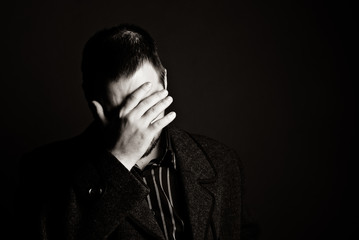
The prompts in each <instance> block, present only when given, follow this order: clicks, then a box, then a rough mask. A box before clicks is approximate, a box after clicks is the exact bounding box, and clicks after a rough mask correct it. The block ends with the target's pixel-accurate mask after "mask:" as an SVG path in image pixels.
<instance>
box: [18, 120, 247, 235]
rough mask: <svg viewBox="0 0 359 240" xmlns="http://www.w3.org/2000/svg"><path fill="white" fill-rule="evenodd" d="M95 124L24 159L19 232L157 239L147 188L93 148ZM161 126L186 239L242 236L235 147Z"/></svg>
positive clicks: (124, 169)
mask: <svg viewBox="0 0 359 240" xmlns="http://www.w3.org/2000/svg"><path fill="white" fill-rule="evenodd" d="M94 129H95V127H90V128H89V129H87V130H86V131H85V132H84V133H83V134H81V135H80V136H78V137H75V138H73V139H70V140H66V141H62V142H57V143H53V144H50V145H48V146H45V147H42V148H39V149H37V150H35V151H33V152H32V153H30V154H28V155H27V156H26V157H25V158H24V159H23V161H22V163H21V168H20V169H21V171H20V177H21V179H20V182H19V183H20V185H19V191H18V196H17V206H16V209H17V210H18V211H17V212H18V215H17V217H16V219H17V225H16V228H17V229H18V230H19V231H18V233H19V235H21V237H19V238H21V239H42V240H45V239H49V240H52V239H89V240H90V239H96V240H98V239H164V236H163V234H162V232H161V230H160V228H159V226H158V224H157V222H156V220H155V218H154V216H153V214H152V213H151V211H150V209H149V207H148V205H147V202H146V196H147V194H148V193H149V190H148V188H147V187H146V186H145V185H144V184H143V183H142V181H140V180H139V179H137V178H136V177H135V175H133V174H132V173H130V172H129V171H128V170H127V169H126V168H125V167H124V166H123V165H122V164H121V163H120V162H119V161H117V159H116V158H114V157H113V156H112V155H111V154H109V153H106V152H105V151H102V150H100V149H101V148H100V147H98V146H99V143H98V140H97V139H96V138H97V137H96V136H97V135H96V130H94ZM168 131H169V135H170V138H171V141H172V146H173V149H174V151H175V154H176V159H177V166H178V167H177V169H178V171H179V172H180V174H181V179H182V182H183V186H184V196H183V201H185V203H186V205H187V208H188V217H189V222H190V230H191V231H190V234H191V237H189V239H190V238H191V239H195V240H199V239H201V240H202V239H244V236H245V235H247V233H245V232H244V231H245V227H246V226H249V225H248V224H247V222H244V220H243V216H244V213H243V211H242V208H243V203H242V202H243V201H242V181H243V179H242V172H241V164H240V161H239V159H238V157H237V156H236V154H235V152H234V151H233V150H231V149H229V148H228V147H226V146H224V145H222V144H220V143H218V142H216V141H214V140H211V139H209V138H206V137H203V136H198V135H191V134H189V133H187V132H184V131H182V130H179V129H177V128H169V129H168ZM24 236H26V237H24ZM30 236H31V237H30Z"/></svg>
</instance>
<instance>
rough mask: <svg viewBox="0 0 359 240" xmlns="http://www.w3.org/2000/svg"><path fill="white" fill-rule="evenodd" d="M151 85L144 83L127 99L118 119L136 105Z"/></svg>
mask: <svg viewBox="0 0 359 240" xmlns="http://www.w3.org/2000/svg"><path fill="white" fill-rule="evenodd" d="M151 85H152V84H151V83H150V82H146V83H144V84H142V85H141V86H140V87H139V88H137V89H136V90H135V91H134V92H133V93H131V94H130V95H129V96H128V97H127V99H126V102H125V104H124V105H123V107H122V108H121V110H120V113H119V116H120V118H121V117H123V116H125V115H127V114H128V113H129V112H130V111H131V110H132V109H133V108H135V107H136V106H137V105H138V103H139V102H140V101H141V100H142V99H143V98H144V96H145V95H146V93H147V92H148V91H149V90H150V89H151Z"/></svg>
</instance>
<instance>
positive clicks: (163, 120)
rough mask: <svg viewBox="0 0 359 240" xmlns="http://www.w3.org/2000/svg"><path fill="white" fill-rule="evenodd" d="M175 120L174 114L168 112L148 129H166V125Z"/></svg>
mask: <svg viewBox="0 0 359 240" xmlns="http://www.w3.org/2000/svg"><path fill="white" fill-rule="evenodd" d="M175 118H176V113H175V112H170V113H168V114H167V115H166V116H164V117H163V118H161V119H159V120H157V121H155V122H154V123H152V124H151V125H150V128H152V129H153V130H155V131H159V130H161V129H162V128H164V127H166V126H167V125H168V124H170V123H171V122H172V121H173V120H174V119H175Z"/></svg>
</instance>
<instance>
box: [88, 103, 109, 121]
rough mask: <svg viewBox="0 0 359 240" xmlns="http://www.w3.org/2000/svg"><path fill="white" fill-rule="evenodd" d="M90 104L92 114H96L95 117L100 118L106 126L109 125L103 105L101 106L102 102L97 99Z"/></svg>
mask: <svg viewBox="0 0 359 240" xmlns="http://www.w3.org/2000/svg"><path fill="white" fill-rule="evenodd" d="M89 105H90V109H91V112H92V115H93V116H94V118H95V119H96V120H100V122H101V123H102V124H103V125H104V126H106V125H107V122H108V121H107V119H106V116H105V113H104V111H103V107H102V106H101V104H100V103H99V102H97V101H96V100H93V101H91V102H90V103H89Z"/></svg>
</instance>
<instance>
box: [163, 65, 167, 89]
mask: <svg viewBox="0 0 359 240" xmlns="http://www.w3.org/2000/svg"><path fill="white" fill-rule="evenodd" d="M164 74H165V75H164V77H163V86H164V87H165V89H167V69H165V72H164Z"/></svg>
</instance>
